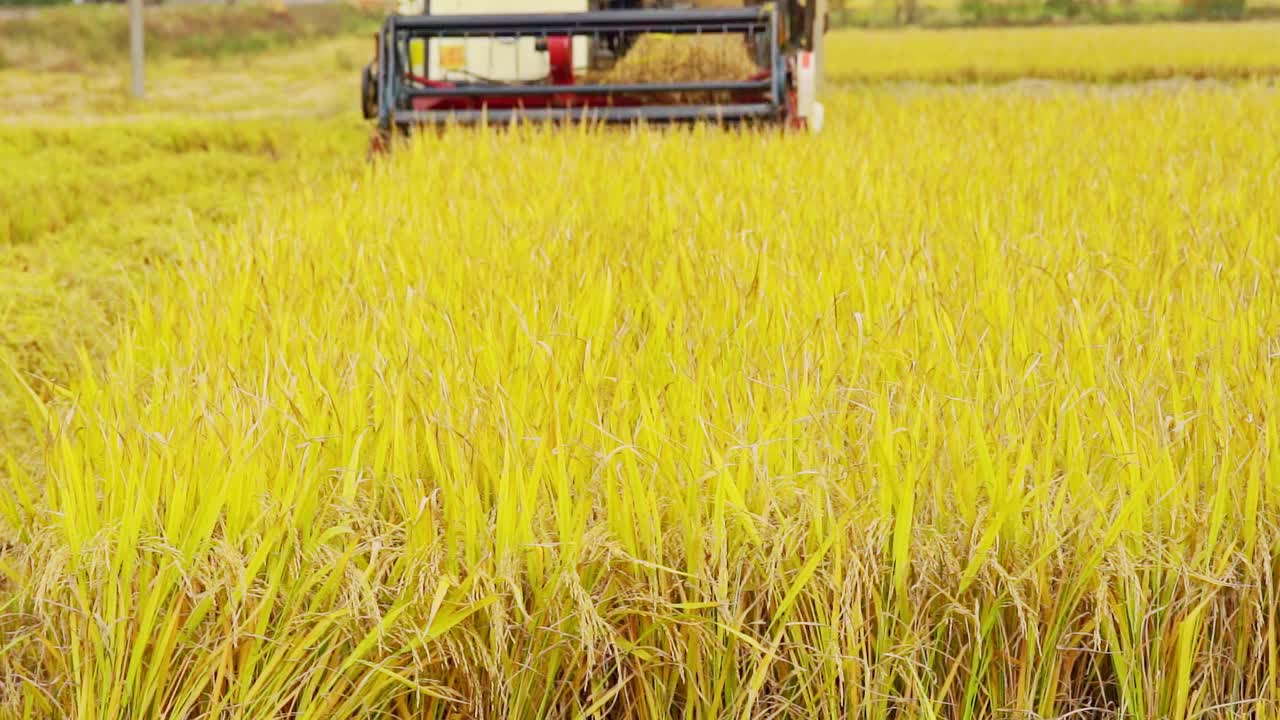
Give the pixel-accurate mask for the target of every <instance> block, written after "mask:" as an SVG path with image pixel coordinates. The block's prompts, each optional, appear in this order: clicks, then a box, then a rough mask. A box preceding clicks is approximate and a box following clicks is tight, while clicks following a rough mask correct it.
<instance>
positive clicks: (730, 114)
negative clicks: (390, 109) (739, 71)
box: [397, 103, 777, 125]
mask: <svg viewBox="0 0 1280 720" xmlns="http://www.w3.org/2000/svg"><path fill="white" fill-rule="evenodd" d="M776 115H777V111H776V109H775V108H774V107H773V106H772V105H770V104H768V103H758V104H755V105H731V106H717V105H638V106H634V107H578V108H521V109H505V110H504V109H496V110H490V109H487V108H486V109H484V110H424V111H417V112H410V113H407V114H405V115H403V116H397V121H398V122H409V123H418V124H427V123H446V122H456V123H458V124H459V125H475V124H478V123H481V122H490V123H506V122H511V121H512V120H515V119H520V120H530V121H535V122H543V121H553V120H571V121H581V122H592V121H602V122H613V123H629V122H630V123H634V122H640V121H645V122H696V121H699V120H706V121H710V122H722V123H736V122H743V121H748V120H768V119H773V118H775V117H776Z"/></svg>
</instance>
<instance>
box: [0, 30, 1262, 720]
mask: <svg viewBox="0 0 1280 720" xmlns="http://www.w3.org/2000/svg"><path fill="white" fill-rule="evenodd" d="M845 37H846V36H841V39H840V43H838V44H837V45H838V46H837V48H836V49H835V50H834V51H833V56H836V54H837V52H836V51H838V52H839V53H847V54H848V55H845V56H844V57H852V53H855V52H859V50H855V49H853V44H842V43H845V40H844V38H845ZM937 52H938V53H939V54H940V55H941V54H942V53H943V52H944V51H942V50H937ZM939 62H942V61H939ZM827 103H828V108H829V109H828V113H827V117H828V126H827V128H826V130H825V131H824V133H823V134H821V135H819V136H808V135H788V134H780V133H776V132H768V131H744V132H723V131H719V130H716V129H712V128H692V129H685V130H674V131H661V130H646V129H638V130H630V131H601V130H596V129H590V128H577V129H574V130H567V131H566V130H561V131H557V130H554V129H548V128H516V129H501V130H478V131H468V130H460V129H454V130H449V131H447V132H444V133H442V134H439V135H435V134H430V135H424V136H422V137H420V138H418V139H417V140H416V141H415V142H414V143H412V144H409V145H406V146H405V147H402V148H400V149H398V151H397V152H396V153H395V155H394V156H393V157H392V158H391V159H390V160H388V161H385V162H378V163H373V164H367V163H364V162H363V153H364V145H363V143H362V142H361V139H362V138H361V137H360V131H359V126H358V125H354V124H350V123H346V122H345V121H334V120H323V121H321V120H305V119H304V120H299V119H290V120H289V122H288V123H287V124H284V123H280V124H275V125H271V124H267V123H259V122H257V121H255V122H253V123H243V122H240V123H214V122H212V121H209V120H200V121H196V120H173V119H155V118H151V119H146V120H137V119H136V118H132V117H130V118H117V119H115V120H111V119H110V117H108V118H106V119H104V120H101V123H102V124H92V125H86V126H83V127H81V126H73V127H63V128H56V127H55V128H38V127H26V126H11V127H6V128H2V129H0V142H4V143H7V144H6V145H0V148H6V149H7V154H4V153H2V152H0V158H5V159H6V163H7V164H11V166H12V167H16V168H19V170H18V177H19V178H20V179H22V181H23V182H21V183H19V185H18V187H19V188H20V191H19V190H15V191H14V192H12V193H10V194H8V195H3V194H0V201H2V202H3V203H4V204H5V207H4V209H5V212H6V215H7V217H9V218H10V224H9V226H8V227H9V228H10V229H9V231H8V235H7V236H6V238H5V240H4V242H3V243H0V253H8V254H7V255H0V257H4V258H6V259H8V258H15V257H24V258H28V259H30V258H36V260H28V262H36V263H44V265H43V266H42V267H44V269H45V274H40V273H36V274H33V273H30V272H27V271H25V270H21V269H15V270H12V271H10V275H8V276H7V277H8V278H9V280H6V282H12V283H14V286H15V287H16V286H18V284H19V283H27V285H26V287H27V288H28V293H29V294H28V295H25V296H20V298H19V299H17V300H15V299H14V298H13V297H12V296H10V297H9V298H3V299H0V325H2V326H4V327H5V328H6V329H8V328H9V327H12V325H10V324H8V322H9V321H8V318H13V317H21V318H25V319H26V320H25V324H24V327H28V328H35V329H34V330H32V332H31V333H30V334H29V335H26V336H24V338H25V339H24V340H23V341H22V342H8V343H6V342H3V341H2V339H0V377H3V378H4V379H3V380H2V381H0V393H3V392H4V391H11V392H9V399H10V400H11V405H10V406H9V407H11V408H13V412H12V413H10V415H9V417H7V418H3V419H4V420H7V421H9V423H8V424H4V423H0V429H3V430H5V437H4V439H3V440H0V718H63V717H76V718H86V719H87V718H104V719H114V718H121V719H123V718H196V717H209V718H214V717H216V718H284V717H291V718H325V719H328V718H367V717H387V718H420V717H440V718H490V717H499V718H561V717H563V718H570V717H572V718H588V717H591V718H604V717H608V718H631V717H637V718H639V717H647V718H662V717H677V716H678V717H684V718H691V719H693V718H720V717H739V718H756V717H768V718H791V717H805V718H815V717H817V718H851V717H858V718H867V719H880V718H884V719H890V718H892V719H893V720H907V719H910V720H916V719H920V720H934V719H939V718H948V719H950V718H973V719H979V718H993V717H1002V716H1006V715H1010V714H1012V715H1024V716H1028V717H1038V718H1063V717H1073V718H1074V717H1088V718H1143V719H1146V718H1151V719H1153V720H1154V719H1156V718H1161V719H1164V718H1171V719H1175V720H1191V719H1192V718H1260V719H1267V718H1275V717H1277V716H1280V654H1278V651H1277V646H1278V641H1280V617H1277V614H1278V612H1280V611H1278V608H1280V580H1278V579H1277V571H1278V570H1280V566H1278V565H1277V562H1278V561H1277V558H1280V525H1278V523H1277V519H1278V518H1280V514H1278V511H1280V454H1278V448H1280V435H1278V433H1280V426H1278V425H1277V421H1278V419H1280V391H1278V390H1277V387H1278V383H1277V377H1276V374H1277V370H1278V368H1277V364H1278V363H1280V276H1278V275H1277V268H1280V209H1278V207H1280V206H1278V205H1277V203H1276V202H1275V201H1276V199H1277V197H1276V188H1277V187H1280V91H1278V90H1277V88H1276V86H1275V85H1274V83H1272V82H1270V81H1266V80H1262V79H1254V80H1249V81H1237V82H1231V83H1217V84H1203V83H1201V84H1197V83H1187V84H1169V85H1160V86H1119V87H1101V86H1089V85H1062V84H1049V85H1045V86H1043V87H1038V88H1037V89H1036V90H1035V91H1034V92H1032V91H1030V90H1029V89H1028V88H1026V87H1023V86H1020V85H1019V86H1011V87H1002V86H997V87H987V86H962V87H954V88H953V87H925V86H916V85H913V86H909V87H903V86H896V85H877V84H865V85H857V86H844V87H841V86H839V85H838V84H837V85H836V86H835V87H833V88H832V89H831V90H830V92H829V94H828V97H827ZM353 107H354V103H353ZM93 122H95V123H97V122H99V121H97V120H95V121H93ZM117 143H118V144H119V145H120V147H121V148H124V149H119V150H117V149H115V144H117ZM75 148H81V152H82V154H81V155H79V156H77V155H76V153H75V152H73V149H75ZM143 155H145V156H146V157H149V158H151V159H150V160H149V161H148V162H152V163H154V164H152V165H131V164H130V163H131V162H132V160H131V159H132V158H137V157H139V156H143ZM95 166H104V167H108V168H110V171H103V172H102V173H101V174H100V175H97V176H92V177H90V178H83V179H80V180H77V179H76V178H78V177H81V176H83V175H84V174H85V173H90V172H92V170H91V169H90V168H92V167H95ZM744 169H747V171H744ZM23 183H25V184H23ZM77 183H81V184H77ZM112 183H116V184H114V185H113V184H112ZM100 187H107V188H114V189H116V190H117V191H118V192H119V193H120V195H119V196H118V197H119V201H118V202H117V203H109V202H106V201H105V200H104V199H103V198H102V197H101V196H95V188H100ZM161 189H163V191H164V192H159V190H161ZM79 196H83V197H85V198H93V199H92V200H88V199H86V201H85V202H86V203H88V208H87V209H80V208H81V206H80V204H79V203H76V202H74V201H73V200H74V198H76V197H79ZM27 198H40V199H41V202H40V203H31V202H28V201H27ZM131 198H132V199H131ZM148 198H149V199H150V200H144V199H148ZM20 207H21V208H22V209H23V210H24V212H25V214H23V215H19V214H17V212H16V211H17V209H19V208H20ZM167 210H168V211H167ZM15 218H16V219H17V222H15V220H14V219H15ZM3 227H4V226H3V225H0V228H3ZM15 228H16V229H15ZM117 234H118V235H121V236H124V237H128V238H132V239H131V240H125V241H119V240H115V241H113V238H114V237H115V236H116V235H117ZM112 242H115V243H116V244H114V245H113V244H112ZM77 243H82V244H83V245H84V246H85V247H86V248H98V247H105V248H108V249H106V250H101V251H100V252H101V255H97V254H92V255H89V254H87V255H86V256H85V257H86V258H88V259H89V260H91V261H92V267H94V268H99V269H96V270H93V271H92V274H94V275H99V274H102V275H106V276H108V277H110V278H112V279H111V281H110V283H107V284H102V285H99V284H94V285H92V287H94V288H97V289H98V290H97V292H100V293H102V294H104V295H108V296H110V297H109V299H103V300H95V301H90V302H85V303H83V304H76V305H71V306H68V308H70V309H68V308H62V307H60V306H59V305H58V304H57V302H58V300H57V299H56V298H57V297H58V295H59V293H58V288H60V287H63V285H62V284H61V283H62V282H64V280H62V278H65V277H67V276H66V275H60V274H58V273H57V272H54V269H56V268H58V267H65V266H70V265H74V264H76V263H77V262H78V260H79V258H77V257H76V255H75V250H76V247H77V245H76V244H77ZM138 248H145V250H143V251H142V252H143V254H144V256H145V257H146V258H148V260H147V261H146V262H145V263H144V262H141V261H140V260H139V259H138V252H139V251H138ZM139 265H142V267H139ZM89 266H90V263H89V261H86V263H85V267H89ZM14 267H15V268H16V265H15V266H14ZM101 268H106V269H101ZM84 273H85V274H86V275H87V274H90V272H89V271H88V270H86V271H84ZM0 277H6V276H5V275H2V274H0ZM85 282H89V281H88V280H85ZM42 285H43V294H42V295H39V298H43V299H32V298H34V297H36V296H37V290H39V289H41V287H42ZM73 287H74V286H73ZM22 298H25V299H22ZM38 310H42V311H43V312H45V313H47V316H48V317H49V322H48V323H47V328H48V329H47V330H46V331H45V332H44V333H43V334H41V332H40V331H39V328H38V327H36V326H38V325H40V323H39V322H38V318H39V314H38V312H37V311H38ZM99 311H100V312H101V316H100V317H99V316H94V317H95V318H96V319H93V320H92V321H91V322H90V323H89V324H87V325H77V323H76V322H75V318H76V317H78V316H80V315H86V314H88V315H92V314H93V313H94V312H99ZM77 333H83V335H78V334H77ZM50 358H52V359H50ZM3 410H4V406H2V405H0V412H2V411H3ZM8 428H15V430H14V431H13V432H8ZM13 438H18V439H16V440H15V439H13Z"/></svg>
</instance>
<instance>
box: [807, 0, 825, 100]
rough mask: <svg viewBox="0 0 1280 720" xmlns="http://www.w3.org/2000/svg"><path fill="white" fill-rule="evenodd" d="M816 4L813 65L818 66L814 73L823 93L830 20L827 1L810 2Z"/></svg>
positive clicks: (813, 0) (815, 0) (814, 0)
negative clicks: (828, 23)
mask: <svg viewBox="0 0 1280 720" xmlns="http://www.w3.org/2000/svg"><path fill="white" fill-rule="evenodd" d="M809 2H812V3H813V4H814V18H813V63H814V65H816V66H817V71H816V72H815V73H814V75H815V77H817V79H818V83H817V90H818V91H819V92H821V91H822V85H823V80H824V78H825V76H826V74H827V73H826V70H827V69H826V57H825V55H826V54H827V52H826V50H827V38H826V35H827V22H828V21H829V19H830V16H829V14H828V13H829V11H830V8H829V7H828V3H827V0H809Z"/></svg>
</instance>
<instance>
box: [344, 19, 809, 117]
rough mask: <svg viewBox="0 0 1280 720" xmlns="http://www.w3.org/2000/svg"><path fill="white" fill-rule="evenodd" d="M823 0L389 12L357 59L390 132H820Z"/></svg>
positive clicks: (374, 112)
mask: <svg viewBox="0 0 1280 720" xmlns="http://www.w3.org/2000/svg"><path fill="white" fill-rule="evenodd" d="M566 2H573V0H559V5H564V4H565V3H566ZM818 2H819V0H809V2H808V4H804V3H798V2H784V3H768V4H763V5H749V6H746V7H733V8H723V7H717V8H686V9H678V8H644V7H638V8H617V7H610V8H606V9H594V10H585V11H579V12H522V13H512V12H474V10H476V9H478V8H480V6H483V5H484V3H477V2H467V3H465V4H466V6H467V9H468V10H472V11H473V12H466V13H456V14H455V13H450V12H447V8H440V7H438V8H437V10H436V11H435V12H432V11H431V9H430V8H427V11H426V12H424V13H415V14H397V15H393V16H391V17H388V18H387V19H386V22H385V24H384V25H383V28H382V30H381V32H380V33H379V34H378V36H377V50H376V54H375V58H374V60H373V62H371V63H370V64H369V66H368V67H366V68H365V71H364V78H363V80H364V87H363V98H362V99H363V103H362V104H363V110H364V114H365V117H366V118H369V119H373V120H376V121H377V125H378V128H379V130H380V131H382V132H384V133H388V132H391V131H395V130H406V129H409V128H411V127H413V126H419V125H432V124H440V123H448V122H456V123H463V124H467V123H476V122H482V121H483V122H491V123H503V122H509V121H511V120H513V119H516V118H519V119H522V120H530V121H592V122H605V123H629V122H637V121H643V122H649V123H668V122H687V121H698V120H709V121H715V122H722V123H735V122H743V121H753V122H780V123H787V124H790V125H792V126H796V127H803V126H808V127H811V128H813V129H817V128H818V127H819V126H820V124H821V112H822V108H821V105H820V104H819V103H818V102H817V100H816V97H815V94H816V85H817V74H818V69H817V65H818V63H817V59H816V58H815V53H814V50H815V43H814V38H815V35H816V34H817V33H818V32H820V31H821V28H820V26H821V25H822V24H823V20H822V18H821V16H819V15H817V14H816V12H815V10H816V6H817V3H818ZM490 4H491V5H493V6H503V7H506V6H510V5H512V4H513V3H512V2H511V1H510V0H508V1H507V2H505V3H500V2H496V0H490ZM523 4H524V5H530V6H535V8H536V6H538V5H539V3H523ZM543 4H544V5H545V4H547V3H543ZM551 4H556V3H555V2H552V3H551ZM582 4H583V5H586V3H585V2H583V3H582ZM617 4H618V3H611V5H613V6H616V5H617ZM437 5H438V6H439V5H443V3H437ZM461 5H462V3H459V6H461ZM480 9H482V8H480Z"/></svg>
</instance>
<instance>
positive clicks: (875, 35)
mask: <svg viewBox="0 0 1280 720" xmlns="http://www.w3.org/2000/svg"><path fill="white" fill-rule="evenodd" d="M828 43H829V45H830V47H831V50H830V57H829V59H828V67H827V72H828V76H829V77H830V78H832V79H833V80H835V81H837V82H880V81H885V80H897V81H923V82H951V83H973V82H984V83H991V82H1007V81H1010V80H1017V79H1021V78H1040V79H1050V80H1065V81H1080V82H1109V83H1114V82H1136V81H1147V80H1159V79H1164V78H1208V79H1214V80H1233V79H1250V78H1255V79H1256V78H1262V77H1274V76H1276V75H1280V22H1275V21H1266V22H1249V23H1164V24H1150V25H1080V26H1075V27H1031V28H972V29H953V30H929V29H921V28H904V29H895V30H855V29H847V30H838V31H835V32H833V33H832V35H831V36H830V37H829V39H828Z"/></svg>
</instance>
